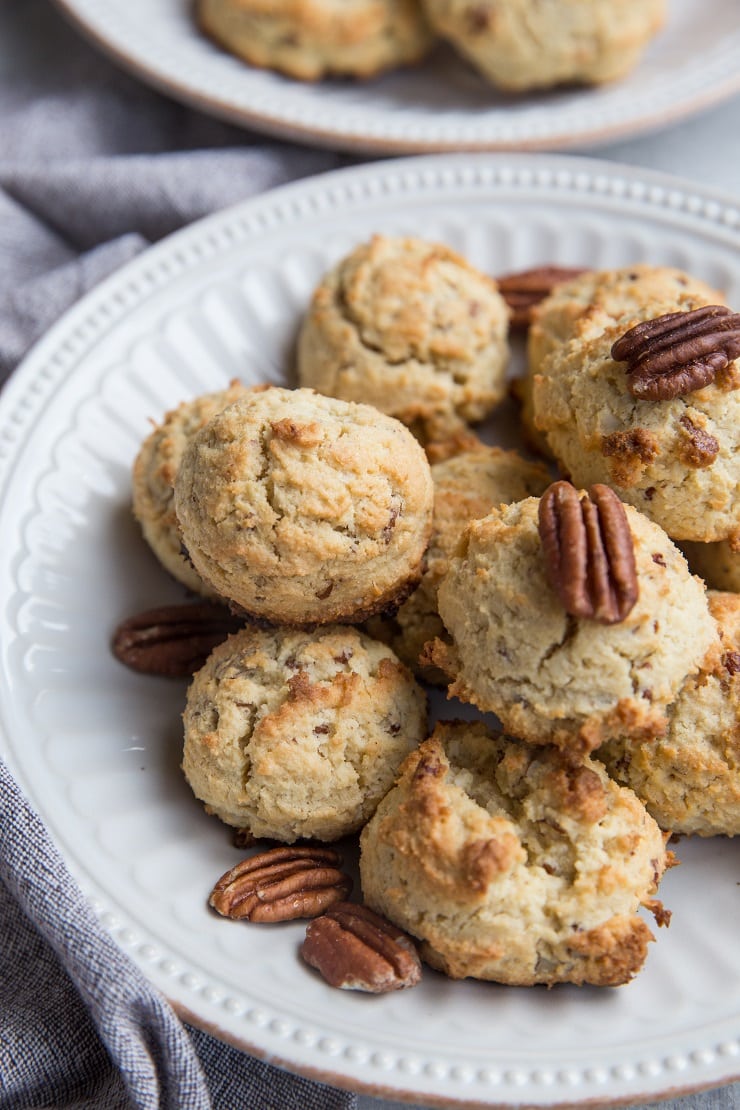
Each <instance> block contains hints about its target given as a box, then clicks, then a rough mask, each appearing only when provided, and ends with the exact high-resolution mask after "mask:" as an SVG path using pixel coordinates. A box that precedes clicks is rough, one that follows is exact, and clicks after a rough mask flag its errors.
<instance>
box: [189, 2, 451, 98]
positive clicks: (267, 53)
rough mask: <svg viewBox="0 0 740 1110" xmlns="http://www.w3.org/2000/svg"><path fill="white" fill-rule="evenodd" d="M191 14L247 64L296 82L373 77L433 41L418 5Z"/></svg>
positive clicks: (210, 9) (292, 6) (221, 9)
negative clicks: (278, 72)
mask: <svg viewBox="0 0 740 1110" xmlns="http://www.w3.org/2000/svg"><path fill="white" fill-rule="evenodd" d="M195 16H196V19H197V22H198V25H199V26H200V28H201V30H203V31H204V32H205V33H206V34H207V35H209V36H210V37H211V38H212V39H214V40H215V41H216V42H217V43H218V44H219V45H220V46H223V47H225V48H226V49H227V50H229V51H231V53H232V54H236V55H237V56H238V57H240V58H242V59H243V60H244V61H246V62H249V63H250V65H254V66H260V67H264V68H267V69H276V70H279V71H280V72H281V73H285V74H287V75H288V76H289V77H296V78H298V79H300V80H303V81H316V80H318V79H319V78H321V77H326V76H329V75H335V76H341V77H373V76H374V75H375V74H377V73H381V72H382V71H383V70H386V69H393V68H395V67H396V66H402V65H407V64H409V63H412V62H417V61H419V60H420V59H421V58H423V57H424V55H425V54H426V53H427V51H428V50H429V48H430V47H431V45H432V43H433V41H434V35H433V33H432V31H431V28H430V26H429V24H428V22H427V19H426V17H425V15H424V12H423V10H422V7H421V4H420V2H419V0H195Z"/></svg>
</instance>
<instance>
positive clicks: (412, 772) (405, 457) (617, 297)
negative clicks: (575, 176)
mask: <svg viewBox="0 0 740 1110" xmlns="http://www.w3.org/2000/svg"><path fill="white" fill-rule="evenodd" d="M548 273H552V271H548ZM553 280H554V279H553ZM519 284H522V283H521V282H520V283H519ZM524 285H526V282H524ZM516 286H517V282H516V281H513V282H512V281H511V280H510V281H509V282H505V283H502V288H505V289H511V288H516ZM530 287H531V282H530ZM542 292H543V294H544V293H545V292H547V291H546V290H543V291H542ZM511 301H512V298H511V296H509V297H508V300H507V299H505V298H504V296H502V293H501V289H500V288H499V286H498V285H497V283H496V281H494V280H493V279H492V278H491V277H490V276H487V275H484V274H482V273H480V272H478V271H476V270H475V269H474V268H473V267H472V266H471V265H470V264H469V263H468V262H467V261H466V260H465V259H463V258H461V257H460V256H459V255H457V254H455V253H454V252H453V251H451V250H450V249H449V248H447V247H444V246H442V245H439V244H433V243H427V242H424V241H421V240H418V239H411V238H389V237H385V236H375V237H374V238H373V239H372V240H370V241H369V242H367V243H363V244H361V245H360V246H358V247H357V248H356V249H355V250H354V251H353V252H352V253H351V254H350V255H349V256H348V257H346V258H344V259H342V260H341V261H340V262H339V263H338V264H337V265H336V266H335V267H334V268H333V269H332V270H331V271H330V272H329V273H328V274H327V275H326V276H325V278H324V279H323V280H322V281H321V283H320V284H319V286H318V288H317V290H316V292H315V294H314V297H313V299H312V302H311V304H310V306H309V307H308V310H307V313H306V316H305V319H304V321H303V324H302V327H301V330H300V335H299V342H298V348H297V352H298V355H297V359H298V365H297V372H298V378H299V383H300V384H299V388H297V389H293V390H290V389H282V388H277V387H257V388H253V389H247V388H245V387H243V386H240V385H239V384H238V383H233V384H232V385H231V386H230V387H229V389H227V390H225V391H222V392H220V393H216V394H211V395H208V396H207V397H201V398H196V399H195V400H194V401H190V402H185V403H184V404H183V405H181V406H180V407H179V408H178V409H176V410H174V412H172V413H170V414H168V415H167V416H166V417H165V419H164V421H163V423H162V424H161V425H159V426H158V427H156V428H155V430H154V432H152V434H151V435H150V436H149V438H148V439H147V441H146V442H145V443H144V445H143V447H142V449H141V452H140V454H139V457H138V459H137V462H136V465H135V468H134V476H135V480H134V509H135V512H136V515H137V517H138V518H139V520H140V522H141V525H142V529H143V533H144V536H145V538H146V539H147V540H148V541H149V543H150V544H151V546H152V548H153V549H154V551H155V552H156V553H157V555H158V556H159V558H160V559H161V561H162V563H163V564H164V565H165V566H166V567H167V569H168V570H169V571H170V572H171V573H172V574H174V575H175V576H176V577H178V578H179V579H180V580H181V581H182V582H183V583H184V584H185V585H186V586H187V587H188V588H189V589H190V590H191V591H195V592H197V593H200V594H202V595H204V596H205V597H207V598H214V599H216V600H217V601H218V602H220V603H221V604H222V605H225V606H228V607H229V608H230V610H231V612H232V613H233V614H237V615H238V617H239V618H240V619H241V620H242V622H243V627H241V628H240V629H239V630H238V631H237V632H235V633H233V634H232V635H231V636H229V638H228V639H225V640H224V641H223V642H222V643H220V644H219V645H218V646H216V647H215V649H214V650H212V651H210V653H209V650H210V647H211V646H212V645H211V644H210V643H209V644H208V650H206V651H205V652H204V656H205V655H207V658H204V659H202V660H200V662H202V664H203V665H202V666H201V667H200V669H199V670H198V671H197V673H196V674H195V676H194V677H193V680H192V683H191V686H190V689H189V691H188V695H187V704H186V708H185V713H184V722H185V748H184V757H183V768H184V771H185V775H186V777H187V779H188V782H189V783H190V785H191V787H192V789H193V791H194V793H195V794H196V796H197V797H198V798H199V799H200V800H201V801H202V802H203V803H204V804H205V806H206V808H207V810H208V811H209V812H211V813H213V814H215V815H216V816H217V817H219V818H220V819H221V820H222V821H224V822H225V823H227V824H228V825H231V826H233V827H235V828H237V829H238V830H240V835H241V838H242V843H248V842H249V840H250V838H251V839H259V840H277V841H279V842H281V843H283V844H285V845H293V844H294V843H295V842H296V841H299V840H306V839H309V840H311V841H316V840H318V841H320V842H331V841H336V840H338V839H340V838H343V837H346V836H348V835H349V834H353V833H356V832H358V831H359V830H362V835H361V858H360V874H361V883H362V894H363V896H364V899H365V900H366V902H367V907H359V906H357V905H356V904H354V903H352V904H348V905H349V909H346V908H342V907H345V905H346V904H345V903H344V901H342V899H344V898H345V897H346V895H347V891H348V889H349V880H347V878H346V877H344V878H340V879H337V878H332V877H331V876H334V875H335V874H336V872H335V871H333V870H330V871H329V872H327V871H326V868H327V866H328V864H327V858H328V857H327V855H326V852H327V850H326V849H323V848H321V849H320V850H317V849H315V848H310V847H309V848H304V847H300V846H297V847H296V848H295V849H291V850H289V849H287V848H280V849H278V850H277V851H278V853H279V859H277V858H275V861H274V865H273V864H271V863H270V861H269V860H265V861H264V864H265V868H266V873H269V874H270V875H271V876H272V880H271V882H272V883H273V885H272V887H271V886H270V884H269V883H268V884H267V886H264V887H259V890H257V888H256V887H255V881H256V880H255V879H254V875H255V873H257V872H259V873H260V874H262V870H261V867H262V861H261V857H260V866H257V864H254V866H253V865H252V864H251V863H249V864H248V865H244V867H242V868H241V869H239V868H237V869H232V870H231V871H229V872H227V874H226V875H225V876H224V879H223V880H222V881H220V883H219V884H218V885H217V889H216V891H214V900H213V902H212V904H213V905H214V906H216V908H218V909H219V910H220V912H226V913H228V914H229V915H230V916H241V917H248V916H249V913H251V912H252V911H251V910H250V911H249V912H247V911H246V910H244V909H243V908H242V909H239V906H242V907H243V906H244V905H249V906H250V907H251V906H255V905H258V904H259V907H260V908H259V913H260V914H262V915H263V916H261V917H258V918H256V919H257V920H285V919H287V918H289V917H291V916H301V915H303V916H311V915H312V914H314V913H316V914H319V913H323V912H324V911H326V910H327V907H330V906H331V903H332V902H337V901H339V903H340V904H339V907H336V906H334V907H332V908H331V909H330V916H329V918H327V920H326V922H324V923H323V924H322V925H321V927H317V928H316V929H315V930H314V933H313V939H312V940H311V939H310V938H309V941H307V945H308V949H307V959H309V958H310V962H312V963H314V964H315V965H316V966H319V967H320V968H321V969H322V970H326V965H327V962H328V963H330V964H331V965H332V969H333V970H332V973H331V974H330V975H328V976H327V977H328V978H329V979H330V981H332V982H334V981H336V982H337V983H339V984H340V985H343V986H348V985H355V986H357V985H358V983H359V985H360V986H362V985H363V983H364V986H363V989H372V990H375V989H377V990H385V989H394V988H397V987H398V986H406V985H411V983H412V982H415V981H416V980H417V979H418V974H417V970H416V965H414V969H413V970H412V971H409V974H408V975H403V976H400V975H395V974H391V973H390V972H388V973H387V974H386V972H387V971H388V969H387V967H386V965H385V964H383V967H384V968H385V971H384V972H383V974H379V975H378V976H376V977H375V979H374V982H375V983H376V985H375V986H368V985H367V981H366V980H362V982H360V980H357V981H355V978H356V977H354V978H353V974H352V972H351V968H350V970H349V971H348V970H347V967H346V966H345V964H346V961H345V962H342V961H339V962H340V963H341V968H342V970H341V972H339V971H338V970H337V960H336V959H335V958H334V956H331V958H329V957H328V956H327V953H328V952H329V953H334V954H336V951H337V945H339V948H340V949H341V947H342V944H343V943H344V942H343V941H341V940H337V938H338V937H339V938H342V937H345V938H346V937H347V936H349V937H350V941H347V945H349V947H348V948H347V951H354V950H355V947H356V945H357V944H360V943H362V944H364V945H365V946H366V947H367V945H370V952H371V956H372V959H371V961H370V962H371V963H372V964H373V966H374V968H375V971H379V966H378V964H379V961H380V962H381V963H382V961H381V960H380V956H379V953H380V952H381V950H382V951H383V952H385V950H386V947H387V945H389V944H391V943H392V946H395V948H394V951H395V953H396V955H397V956H399V959H401V957H403V958H402V959H401V963H404V961H405V960H407V958H408V952H409V951H410V950H412V949H413V945H412V943H411V941H407V940H403V939H401V940H399V938H403V936H404V934H403V933H402V932H400V930H405V931H406V932H407V933H408V934H410V936H411V937H412V938H414V940H415V942H418V944H419V945H420V951H421V955H422V957H423V958H424V960H425V961H426V962H427V963H429V964H430V965H431V966H433V967H435V968H437V969H440V970H442V971H444V972H445V973H446V974H448V975H450V976H452V977H455V978H460V977H464V976H474V977H477V978H482V979H492V980H495V981H498V982H504V983H511V984H519V985H525V984H535V983H545V984H548V985H551V984H555V983H560V982H571V983H593V984H598V985H618V984H620V983H624V982H627V981H628V980H629V979H630V978H631V977H632V976H633V975H634V974H635V973H636V972H637V971H638V970H639V969H640V968H641V967H642V965H643V963H644V960H645V956H646V950H647V943H648V941H649V940H651V939H652V935H651V933H650V931H649V929H648V927H647V925H646V924H645V922H644V920H643V918H642V917H641V916H640V914H639V912H638V911H639V909H640V907H645V908H647V909H648V910H649V911H651V912H652V913H653V914H654V916H655V918H656V920H657V921H658V924H666V923H667V921H668V918H669V914H668V913H667V911H665V910H664V909H663V907H662V905H661V903H660V902H659V901H658V900H657V899H656V897H655V894H656V891H657V887H658V884H659V882H660V879H661V876H662V875H663V872H664V871H665V869H666V868H667V867H668V866H670V864H671V863H672V853H671V852H670V851H668V850H667V848H666V842H667V840H668V837H669V835H670V834H671V833H672V832H681V833H685V834H699V835H703V836H712V835H722V834H726V835H734V834H735V833H738V832H740V771H739V769H738V768H739V759H738V757H739V755H740V596H739V595H737V594H736V593H733V592H727V590H726V587H727V585H728V579H727V577H726V573H727V572H726V569H725V571H724V572H723V573H724V574H725V577H722V575H720V574H719V573H718V577H717V578H716V579H714V580H712V579H711V576H709V575H707V577H708V578H709V581H710V584H711V585H715V586H716V585H718V586H723V587H724V588H725V592H723V593H720V592H714V593H710V594H707V589H706V584H705V581H704V580H702V579H701V578H700V577H698V576H695V575H694V574H692V572H691V570H690V569H689V566H688V565H687V562H686V558H685V556H684V554H683V553H682V551H681V550H679V547H678V546H677V544H678V543H679V542H680V543H681V544H682V545H683V547H684V548H685V550H686V552H687V553H688V554H689V555H690V557H691V558H692V559H696V563H695V566H696V567H697V569H698V568H699V566H700V561H701V558H704V559H705V563H704V566H708V565H710V563H711V560H712V558H713V553H715V552H717V553H718V554H717V556H716V558H717V560H718V561H719V563H720V564H722V565H729V567H730V574H731V573H732V569H733V567H732V563H733V559H736V558H737V547H738V537H739V536H740V498H738V487H739V484H740V483H739V480H740V450H739V447H740V444H739V443H738V441H739V440H740V431H738V429H740V420H738V417H739V416H740V389H738V386H740V369H739V368H738V366H737V364H736V362H735V360H736V359H737V358H738V356H740V329H739V328H738V317H737V316H735V315H733V314H732V313H731V312H730V310H729V309H727V308H726V306H724V305H722V303H721V298H720V297H719V296H718V294H716V293H714V292H712V291H711V290H710V289H709V288H708V287H706V286H704V285H702V284H701V283H699V282H696V281H694V280H692V279H691V278H690V277H688V276H687V275H685V274H682V273H680V272H679V271H676V270H667V269H662V268H651V267H647V266H635V267H632V268H630V269H629V270H622V271H610V272H605V273H599V274H597V273H591V272H588V273H581V274H580V275H579V276H576V277H573V278H571V279H570V280H568V281H563V282H560V283H559V284H557V285H554V287H553V288H552V289H551V291H550V292H549V295H546V296H544V297H543V299H542V300H541V303H540V304H538V305H536V306H535V307H534V308H533V309H532V310H531V323H530V327H529V336H528V350H529V355H528V372H527V375H526V377H525V379H524V380H523V381H522V382H521V383H520V385H519V389H518V393H519V395H520V397H522V398H523V404H522V420H523V426H522V441H523V442H527V443H529V444H530V445H531V444H532V443H533V442H536V443H537V444H538V446H539V447H540V449H541V451H542V453H543V455H544V456H545V458H544V459H541V460H540V461H535V460H533V459H531V458H527V457H525V456H524V455H523V454H520V453H518V452H516V451H504V450H502V449H501V448H498V447H492V446H489V445H487V444H485V443H484V442H482V440H481V439H480V438H478V435H477V434H476V432H475V431H474V427H473V425H474V424H478V423H480V422H481V421H484V420H485V418H486V417H487V416H488V415H489V414H490V413H491V412H492V410H493V409H494V408H495V407H496V406H498V405H499V404H500V403H501V401H502V400H503V398H504V397H505V395H506V393H507V384H506V371H507V364H508V362H509V353H510V350H509V322H510V317H511V311H510V303H511ZM545 460H546V461H545ZM553 467H557V468H558V469H559V470H560V473H561V475H562V474H567V475H568V478H567V479H566V478H564V477H561V478H560V479H559V480H556V481H553V477H555V475H554V473H553ZM695 552H696V553H695ZM735 569H736V568H735ZM729 581H730V584H731V582H732V579H731V578H730V580H729ZM430 685H431V686H434V685H437V686H446V687H447V689H448V696H449V697H456V698H458V699H459V700H460V701H462V702H465V703H467V704H468V705H469V706H471V707H474V708H472V709H469V710H467V712H466V716H467V717H468V718H471V717H472V718H475V713H476V710H477V711H480V712H481V713H483V714H494V715H495V716H496V718H498V722H499V728H493V727H492V724H491V722H490V720H485V719H469V720H467V721H462V720H457V721H447V722H438V723H437V725H436V727H435V728H434V730H433V732H432V734H431V736H429V735H428V729H427V725H426V692H425V687H428V686H430ZM289 851H294V853H296V855H295V859H293V858H292V857H291V858H290V859H288V858H287V857H286V855H285V853H286V852H289ZM306 853H308V855H307V854H306ZM312 853H313V854H312ZM267 855H269V853H267ZM330 856H331V853H330ZM331 863H332V867H334V865H335V863H336V860H334V857H333V856H331ZM286 868H287V870H286ZM275 869H277V870H275ZM306 869H309V870H311V874H312V876H313V880H312V881H313V882H314V885H315V886H316V888H317V889H318V888H320V893H319V894H315V895H311V896H310V897H309V896H308V894H307V887H306V885H305V884H306V882H307V881H308V880H306V879H305V875H306ZM275 875H277V877H278V878H277V879H275ZM327 876H329V877H327ZM260 881H261V880H260ZM286 883H287V884H288V886H290V888H291V889H293V888H294V887H295V889H296V890H298V891H299V893H300V897H298V898H297V900H296V899H293V901H292V902H291V903H290V906H288V902H287V901H286V895H285V890H286V889H287V887H286ZM291 884H293V885H292V886H291ZM301 884H303V886H301ZM322 884H323V885H322ZM311 889H312V890H313V889H314V888H313V887H312V888H311ZM270 890H272V891H273V894H272V895H271V894H270ZM245 891H247V892H248V897H247V895H246V894H245ZM277 891H279V892H280V893H279V898H278V893H276V892H277ZM271 897H272V898H273V903H271V902H270V899H271ZM245 898H246V901H245ZM288 901H289V900H288ZM265 903H267V904H268V905H272V906H273V908H272V909H271V910H269V912H268V911H266V910H265V909H264V906H265ZM275 907H279V908H275ZM265 914H267V916H264V915H265ZM375 914H381V915H383V917H382V918H377V917H376V916H375ZM363 915H364V916H363ZM368 915H369V917H368ZM378 921H380V922H381V924H378ZM348 922H349V924H348ZM383 922H385V924H383ZM389 922H390V923H392V924H389ZM343 923H344V924H343ZM378 930H380V931H379V932H378ZM389 930H390V932H389ZM358 938H360V939H359V940H358ZM362 938H364V939H362ZM372 938H375V939H374V940H373V939H372ZM389 938H391V939H389ZM399 944H400V946H401V949H402V951H401V950H399V948H398V946H399ZM353 946H354V947H353ZM350 963H351V961H350ZM371 978H372V977H371ZM360 979H362V977H360ZM378 983H381V984H385V985H381V986H378V985H377V984H378ZM388 983H391V986H388V985H387V984H388Z"/></svg>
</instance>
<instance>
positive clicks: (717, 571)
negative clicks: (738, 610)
mask: <svg viewBox="0 0 740 1110" xmlns="http://www.w3.org/2000/svg"><path fill="white" fill-rule="evenodd" d="M680 547H681V550H682V551H683V553H684V555H685V556H686V561H687V562H688V564H689V566H690V567H691V570H692V571H693V572H694V574H698V575H699V577H700V578H703V579H704V581H705V582H706V584H707V586H709V587H710V589H712V590H729V591H730V592H731V593H736V594H740V533H738V534H737V535H735V536H733V537H732V539H729V540H720V541H719V542H718V543H682V544H680Z"/></svg>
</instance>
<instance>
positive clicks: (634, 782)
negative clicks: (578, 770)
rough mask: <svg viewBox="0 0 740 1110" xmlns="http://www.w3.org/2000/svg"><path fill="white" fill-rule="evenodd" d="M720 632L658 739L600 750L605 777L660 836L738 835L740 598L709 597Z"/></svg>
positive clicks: (727, 595) (615, 744)
mask: <svg viewBox="0 0 740 1110" xmlns="http://www.w3.org/2000/svg"><path fill="white" fill-rule="evenodd" d="M709 607H710V610H711V612H712V615H713V616H714V618H715V619H716V621H717V625H718V627H719V633H720V635H719V639H718V640H717V641H716V642H715V643H714V644H713V645H712V647H711V648H710V649H709V651H708V652H707V655H706V656H705V658H704V661H703V662H702V665H701V668H700V670H699V672H698V673H697V674H695V675H692V676H691V677H690V678H689V679H687V680H686V682H685V683H684V685H683V688H682V689H681V692H680V693H679V695H678V697H677V698H676V700H675V702H674V703H673V705H671V706H670V708H669V710H668V729H667V731H666V733H665V735H664V736H661V737H658V739H656V740H652V741H650V742H649V743H647V744H642V743H640V742H639V741H631V740H628V739H625V738H619V739H616V740H610V741H609V742H608V743H607V744H605V745H604V746H603V747H602V748H600V749H599V759H600V760H602V761H603V763H604V764H605V765H606V768H607V770H608V771H609V773H610V774H611V775H612V776H613V777H614V778H615V779H617V781H618V782H621V783H623V784H624V785H625V786H630V787H631V788H632V789H633V790H634V791H635V793H636V794H637V796H638V797H639V798H641V799H642V801H643V802H644V803H645V805H646V806H647V809H648V811H649V813H651V814H652V816H653V817H654V818H655V820H656V821H657V822H658V824H659V825H660V827H661V828H662V829H668V830H671V831H672V832H676V833H684V834H686V835H691V834H695V835H697V836H736V835H738V834H740V595H739V594H731V593H714V594H710V595H709Z"/></svg>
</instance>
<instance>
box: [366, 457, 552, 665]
mask: <svg viewBox="0 0 740 1110" xmlns="http://www.w3.org/2000/svg"><path fill="white" fill-rule="evenodd" d="M432 479H433V481H434V517H433V523H432V536H431V539H430V541H429V549H428V551H427V558H426V570H425V572H424V575H423V577H422V580H421V583H420V585H419V588H418V589H417V590H415V591H414V593H413V594H412V595H411V597H410V598H409V599H408V601H406V602H404V604H403V605H402V606H401V607H400V609H399V610H398V612H397V613H396V614H395V617H394V618H392V619H383V618H375V619H374V621H373V622H371V626H370V627H371V629H372V631H373V632H375V633H376V634H377V635H379V636H380V638H381V639H387V640H388V642H389V643H390V645H391V646H392V648H393V650H394V651H395V652H396V654H397V655H398V656H399V657H400V658H401V659H402V660H403V662H404V663H406V664H407V665H408V666H409V667H411V669H412V670H414V671H415V672H416V673H417V674H419V675H420V677H423V678H425V679H427V680H428V681H431V682H435V683H442V682H443V681H444V677H443V675H442V673H441V672H440V671H437V670H436V669H434V668H429V667H424V666H421V665H420V663H419V656H420V654H421V652H422V649H423V648H424V645H425V644H426V643H427V642H428V641H430V640H433V639H434V638H435V637H440V638H444V637H445V635H446V634H445V629H444V625H443V624H442V620H441V618H440V616H439V613H438V611H437V590H438V588H439V584H440V582H441V581H442V579H443V578H444V576H445V573H446V571H447V565H448V561H449V559H450V556H451V555H452V554H453V552H454V550H455V548H456V546H457V544H458V541H459V539H460V536H461V535H462V532H463V531H464V529H465V527H466V525H467V524H468V523H469V521H471V520H475V519H477V518H478V517H482V516H485V515H486V514H487V513H488V512H490V510H491V508H493V507H497V506H499V505H507V504H509V503H511V502H512V501H522V500H523V499H524V498H525V497H530V496H533V495H539V494H541V493H542V492H543V491H544V490H545V489H546V488H547V486H548V485H549V484H550V477H549V475H548V472H547V470H546V469H545V468H544V467H543V466H542V465H541V464H540V463H533V462H529V461H528V460H527V459H524V458H522V456H521V455H519V454H517V452H516V451H503V450H502V449H501V448H500V447H487V446H485V445H483V444H479V446H478V447H477V449H475V450H471V451H466V452H464V453H463V454H460V455H457V456H455V457H454V458H451V459H448V460H447V461H446V462H441V463H437V464H436V465H435V466H433V467H432ZM376 630H377V631H376Z"/></svg>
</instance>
